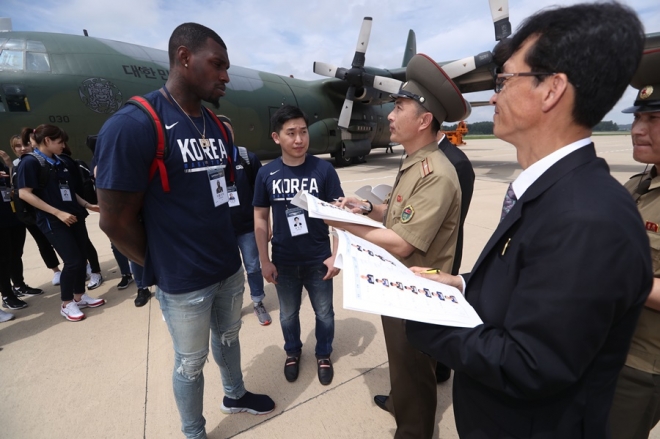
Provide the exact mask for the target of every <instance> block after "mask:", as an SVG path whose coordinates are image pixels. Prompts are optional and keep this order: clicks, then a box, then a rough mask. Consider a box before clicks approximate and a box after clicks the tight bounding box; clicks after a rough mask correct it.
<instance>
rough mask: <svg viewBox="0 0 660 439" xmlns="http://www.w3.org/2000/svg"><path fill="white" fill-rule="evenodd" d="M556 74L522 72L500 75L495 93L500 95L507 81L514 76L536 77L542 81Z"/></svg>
mask: <svg viewBox="0 0 660 439" xmlns="http://www.w3.org/2000/svg"><path fill="white" fill-rule="evenodd" d="M552 75H556V73H548V72H520V73H498V74H497V77H496V78H495V93H499V92H501V91H502V88H504V83H505V82H506V80H507V79H509V78H513V77H514V76H536V77H537V78H538V79H541V78H540V77H542V76H552Z"/></svg>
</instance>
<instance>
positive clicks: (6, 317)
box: [0, 309, 14, 323]
mask: <svg viewBox="0 0 660 439" xmlns="http://www.w3.org/2000/svg"><path fill="white" fill-rule="evenodd" d="M13 318H14V314H12V313H10V312H5V311H3V310H1V309H0V323H2V322H8V321H10V320H12V319H13Z"/></svg>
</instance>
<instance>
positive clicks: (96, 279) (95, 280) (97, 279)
mask: <svg viewBox="0 0 660 439" xmlns="http://www.w3.org/2000/svg"><path fill="white" fill-rule="evenodd" d="M102 283H103V276H101V273H92V275H91V276H90V279H89V283H88V284H87V289H88V290H93V289H95V288H98V287H100V286H101V284H102Z"/></svg>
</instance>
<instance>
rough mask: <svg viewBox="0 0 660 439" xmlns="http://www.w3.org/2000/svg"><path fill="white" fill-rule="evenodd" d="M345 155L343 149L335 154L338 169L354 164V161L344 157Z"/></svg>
mask: <svg viewBox="0 0 660 439" xmlns="http://www.w3.org/2000/svg"><path fill="white" fill-rule="evenodd" d="M343 153H344V150H343V148H342V150H341V151H337V153H335V166H336V167H338V168H343V167H344V166H349V165H350V164H351V163H353V159H352V158H349V157H344V154H343Z"/></svg>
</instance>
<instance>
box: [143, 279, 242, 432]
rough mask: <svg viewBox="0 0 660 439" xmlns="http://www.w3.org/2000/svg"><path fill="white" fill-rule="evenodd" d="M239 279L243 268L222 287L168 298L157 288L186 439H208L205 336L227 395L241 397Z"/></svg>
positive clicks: (173, 381) (240, 294) (176, 396)
mask: <svg viewBox="0 0 660 439" xmlns="http://www.w3.org/2000/svg"><path fill="white" fill-rule="evenodd" d="M243 276H244V275H243V268H242V267H241V268H240V269H239V270H238V271H237V272H236V273H234V274H233V275H232V276H230V277H229V278H227V279H225V280H223V281H222V282H219V283H217V284H214V285H211V286H209V287H206V288H203V289H201V290H198V291H193V292H191V293H186V294H168V293H166V292H164V291H163V290H161V289H160V288H158V287H156V298H157V299H158V301H159V302H160V309H161V311H162V312H163V316H164V317H165V321H166V322H167V328H168V329H169V331H170V335H171V336H172V342H173V344H174V372H173V375H172V383H173V387H174V399H175V400H176V405H177V407H178V409H179V415H180V416H181V424H182V426H181V431H183V433H184V434H185V435H186V438H189V439H193V438H194V439H203V438H206V431H205V428H204V427H205V425H206V420H205V419H204V416H203V415H202V410H203V399H204V374H203V372H202V370H203V368H204V363H205V362H206V357H207V356H208V353H209V332H210V334H211V348H212V351H213V358H214V359H215V362H216V363H217V364H218V366H220V375H221V377H222V386H223V387H224V391H225V395H226V396H227V397H229V398H232V399H238V398H241V397H242V396H243V395H245V392H246V390H245V386H244V384H243V373H242V372H241V346H240V343H239V340H238V332H239V330H240V328H241V308H242V307H243V291H244V289H245V287H244V277H243Z"/></svg>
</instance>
